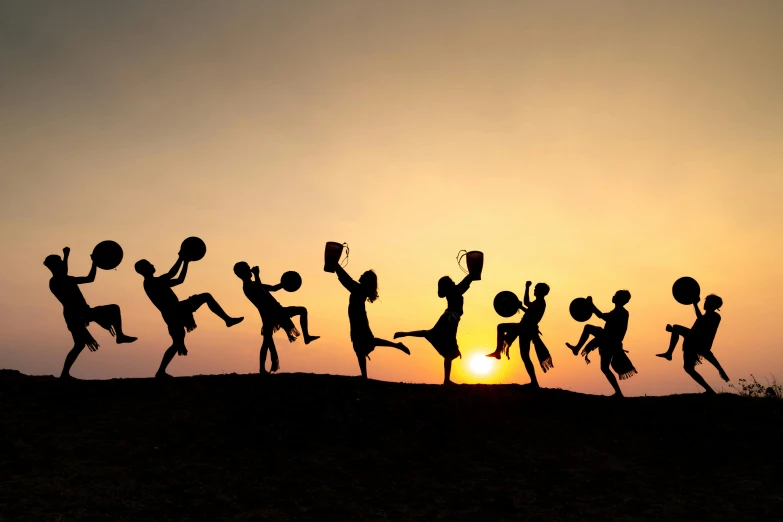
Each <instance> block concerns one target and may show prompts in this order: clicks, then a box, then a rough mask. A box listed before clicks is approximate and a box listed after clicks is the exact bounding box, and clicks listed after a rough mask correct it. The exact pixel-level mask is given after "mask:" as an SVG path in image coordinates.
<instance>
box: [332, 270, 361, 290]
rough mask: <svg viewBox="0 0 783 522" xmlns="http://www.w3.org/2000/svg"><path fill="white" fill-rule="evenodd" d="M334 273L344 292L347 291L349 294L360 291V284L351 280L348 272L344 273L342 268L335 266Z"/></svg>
mask: <svg viewBox="0 0 783 522" xmlns="http://www.w3.org/2000/svg"><path fill="white" fill-rule="evenodd" d="M335 272H336V273H337V279H338V280H339V281H340V283H342V285H343V286H344V287H345V289H346V290H348V291H349V292H356V291H357V290H361V288H362V284H361V283H359V282H356V281H354V280H353V278H352V277H351V276H349V275H348V272H346V271H345V269H344V268H343V267H341V266H340V265H337V268H336V269H335Z"/></svg>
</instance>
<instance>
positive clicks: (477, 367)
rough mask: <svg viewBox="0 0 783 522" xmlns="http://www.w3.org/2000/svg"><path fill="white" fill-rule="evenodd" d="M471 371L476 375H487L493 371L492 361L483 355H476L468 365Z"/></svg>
mask: <svg viewBox="0 0 783 522" xmlns="http://www.w3.org/2000/svg"><path fill="white" fill-rule="evenodd" d="M468 366H469V367H470V371H471V372H473V373H474V374H476V375H487V374H488V373H490V372H491V371H492V369H493V368H492V367H493V364H492V359H490V358H489V357H487V356H486V355H484V354H482V353H476V354H474V355H473V356H472V357H471V358H470V362H469V363H468Z"/></svg>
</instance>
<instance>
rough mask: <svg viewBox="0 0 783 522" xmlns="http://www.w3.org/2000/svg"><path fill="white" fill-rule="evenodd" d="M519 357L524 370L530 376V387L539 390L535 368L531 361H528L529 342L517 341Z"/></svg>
mask: <svg viewBox="0 0 783 522" xmlns="http://www.w3.org/2000/svg"><path fill="white" fill-rule="evenodd" d="M519 355H520V356H522V362H523V363H524V364H525V370H527V374H528V375H529V376H530V386H532V387H533V388H539V385H538V379H537V378H536V367H535V366H533V360H532V359H530V341H526V342H523V341H522V340H521V339H520V341H519Z"/></svg>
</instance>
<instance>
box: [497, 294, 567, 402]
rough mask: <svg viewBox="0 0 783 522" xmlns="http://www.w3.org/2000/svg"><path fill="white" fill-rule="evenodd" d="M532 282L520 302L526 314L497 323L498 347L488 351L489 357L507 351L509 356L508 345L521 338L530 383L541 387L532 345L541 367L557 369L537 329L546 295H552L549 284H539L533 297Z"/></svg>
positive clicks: (520, 352) (544, 370) (521, 308)
mask: <svg viewBox="0 0 783 522" xmlns="http://www.w3.org/2000/svg"><path fill="white" fill-rule="evenodd" d="M532 284H533V283H532V282H531V281H528V282H526V283H525V297H524V298H523V301H524V303H519V309H520V310H522V312H523V314H524V315H523V316H522V319H521V320H520V321H519V322H518V323H501V324H499V325H498V337H497V346H496V348H495V351H494V352H492V353H490V354H487V357H494V358H495V359H500V356H501V354H503V353H505V354H506V358H507V359H510V357H509V348H511V345H512V344H513V343H514V340H515V339H516V338H517V337H519V354H520V356H521V357H522V362H523V363H524V364H525V369H526V370H527V373H528V375H529V376H530V385H531V386H532V387H534V388H538V387H539V385H538V379H537V378H536V368H535V366H534V365H533V361H532V360H531V359H530V344H531V343H532V344H533V347H534V348H535V350H536V357H538V361H539V363H540V364H541V370H542V371H543V372H544V373H546V372H547V371H548V370H550V369H551V368H554V366H555V365H554V363H553V362H552V356H551V355H550V353H549V350H548V349H547V347H546V345H545V344H544V342H543V341H542V340H541V332H540V331H539V329H538V323H540V322H541V319H542V318H543V317H544V312H545V311H546V300H545V298H546V296H547V295H548V294H549V285H547V284H546V283H538V284H537V285H536V287H535V288H534V289H533V295H534V296H535V299H534V300H533V301H531V300H530V287H531V285H532Z"/></svg>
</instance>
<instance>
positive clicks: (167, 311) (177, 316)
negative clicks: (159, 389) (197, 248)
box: [134, 254, 244, 377]
mask: <svg viewBox="0 0 783 522" xmlns="http://www.w3.org/2000/svg"><path fill="white" fill-rule="evenodd" d="M188 264H189V262H188V261H185V260H184V259H182V255H181V254H180V256H179V257H178V258H177V262H176V263H174V266H172V267H171V270H169V271H168V272H166V273H165V274H163V275H161V276H157V277H156V276H155V267H154V266H153V265H152V263H150V262H149V261H147V260H146V259H142V260H141V261H137V262H136V265H134V267H135V268H136V272H138V273H139V274H141V275H142V276H144V291H145V292H146V294H147V297H149V298H150V301H152V304H154V305H155V307H156V308H157V309H158V310H160V314H161V315H162V316H163V320H164V321H165V322H166V326H168V330H169V335H170V336H171V341H172V345H171V347H169V349H168V350H166V352H165V353H164V354H163V360H162V361H161V362H160V368H158V372H157V373H156V374H155V377H171V376H170V375H169V374H168V373H166V368H167V367H168V365H169V363H170V362H171V360H172V359H173V358H174V355H187V354H188V349H187V348H185V332H186V331H187V332H192V331H193V330H195V329H196V320H195V319H194V318H193V313H194V312H195V311H196V310H198V309H199V308H200V307H201V305H203V304H206V305H207V306H208V307H209V309H210V310H211V311H212V313H214V314H215V315H217V316H218V317H220V318H221V319H223V321H225V322H226V326H234V325H235V324H238V323H241V322H242V319H244V317H231V316H229V315H228V314H227V313H226V312H224V311H223V309H222V308H221V307H220V305H219V304H218V303H217V301H215V298H213V297H212V296H211V295H210V294H195V295H192V296H190V297H188V298H187V299H185V300H184V301H180V300H179V298H178V297H177V294H175V293H174V290H172V289H171V288H172V287H174V286H177V285H181V284H182V283H183V282H184V281H185V276H186V275H187V273H188ZM180 268H182V272H180V274H179V276H177V272H179V271H180Z"/></svg>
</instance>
